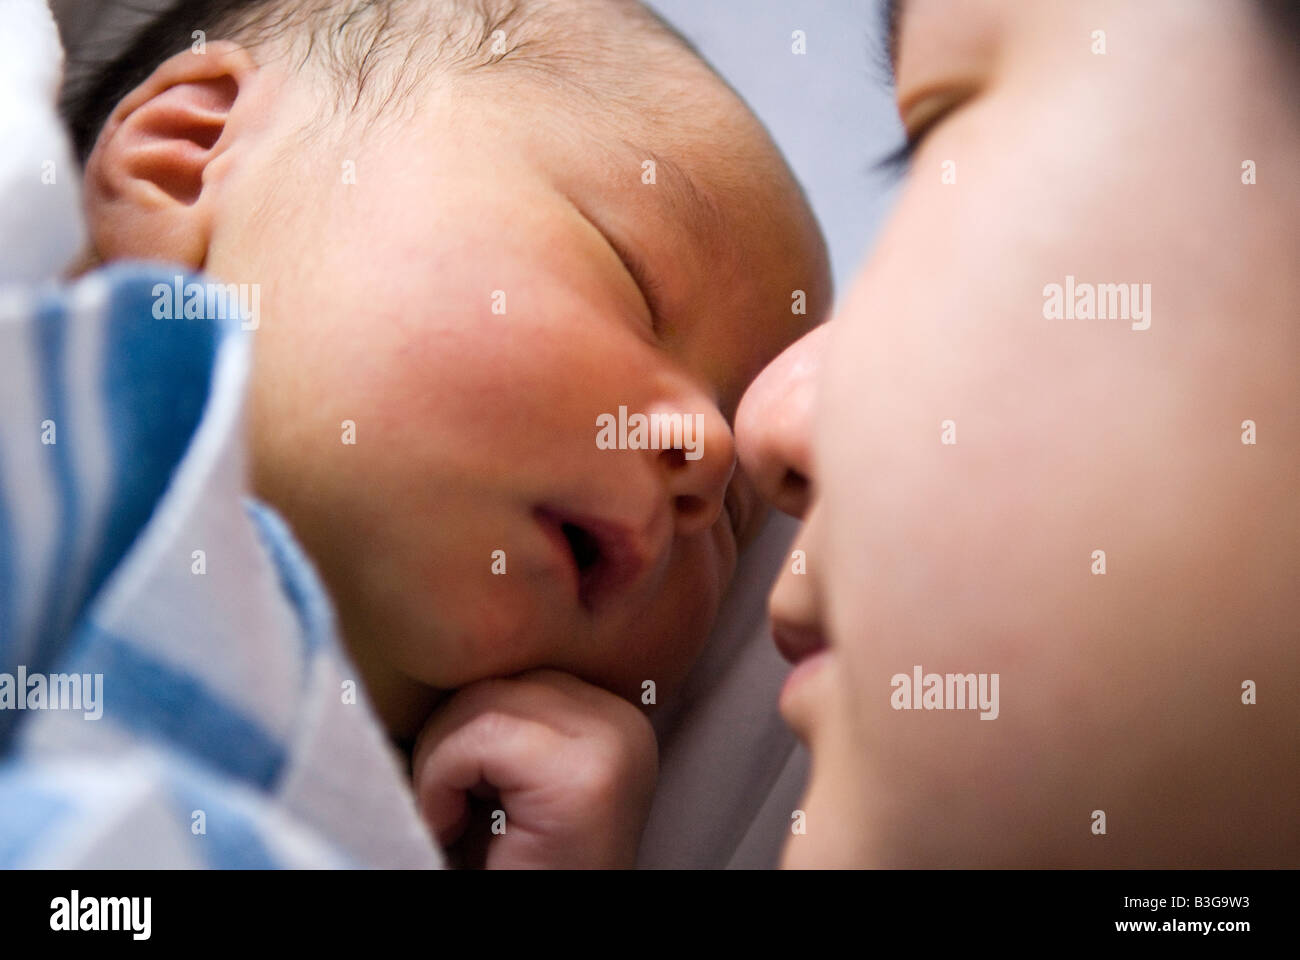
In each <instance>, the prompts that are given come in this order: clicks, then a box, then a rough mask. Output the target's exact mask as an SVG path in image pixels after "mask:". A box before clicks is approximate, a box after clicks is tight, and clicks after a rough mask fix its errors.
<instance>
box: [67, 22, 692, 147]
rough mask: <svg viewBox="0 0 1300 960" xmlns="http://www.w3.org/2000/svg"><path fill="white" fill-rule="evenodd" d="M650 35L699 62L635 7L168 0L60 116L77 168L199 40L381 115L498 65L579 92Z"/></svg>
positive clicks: (77, 88)
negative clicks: (449, 78) (224, 45)
mask: <svg viewBox="0 0 1300 960" xmlns="http://www.w3.org/2000/svg"><path fill="white" fill-rule="evenodd" d="M612 24H616V25H617V26H619V27H620V28H624V29H620V30H610V29H608V28H609V27H610V26H611V25H612ZM626 28H632V29H626ZM198 31H201V33H200V32H198ZM647 37H651V38H655V39H658V40H661V41H666V42H667V43H669V44H672V45H675V46H678V47H684V48H686V49H688V50H691V52H695V51H694V48H693V47H692V46H691V45H690V43H689V42H688V41H686V40H685V39H684V38H683V37H682V36H681V35H680V34H679V33H678V32H677V31H676V30H674V29H673V28H672V27H671V26H669V25H668V24H667V23H666V22H665V21H663V20H662V19H661V18H660V17H659V16H658V15H657V14H655V13H654V12H653V11H651V10H649V9H648V8H646V7H644V6H642V5H641V3H640V2H638V0H573V2H569V3H555V2H554V0H173V2H172V3H171V4H170V6H168V7H167V9H166V10H164V11H163V12H162V13H161V14H158V15H156V16H154V17H152V18H150V19H149V20H148V21H147V22H146V23H145V25H144V26H143V27H142V28H141V29H139V30H138V31H137V32H136V33H135V34H133V35H132V36H131V37H130V39H129V40H128V42H127V43H126V46H125V48H124V49H122V52H121V53H119V54H117V55H116V56H114V57H112V58H111V59H108V60H107V61H106V62H100V63H93V64H92V65H91V66H90V69H87V70H85V71H84V72H83V73H82V75H80V76H77V75H75V74H74V75H73V76H71V77H70V82H69V83H68V84H67V86H66V88H65V91H64V95H63V101H62V111H63V115H64V118H65V120H66V121H67V123H68V126H69V128H70V130H71V133H72V138H73V143H74V145H75V148H76V151H77V155H78V157H79V158H80V159H81V161H82V162H83V163H84V162H85V160H86V158H87V157H88V156H89V154H90V151H91V149H92V148H93V147H94V145H95V141H96V139H97V138H98V136H99V132H100V130H101V129H102V128H103V126H104V123H105V121H106V120H107V119H108V117H109V115H110V114H111V113H112V111H113V109H114V108H115V107H116V106H117V104H118V103H120V102H121V101H122V99H123V98H124V97H126V96H127V95H128V94H129V93H130V92H131V91H132V90H134V89H135V88H136V87H138V86H139V85H140V84H141V83H143V82H144V81H145V80H147V79H148V78H149V76H150V75H151V74H152V73H153V72H154V70H156V69H157V68H158V66H159V65H160V64H162V63H163V62H165V61H166V60H167V59H168V58H169V57H171V56H173V55H174V54H177V53H180V52H182V51H184V50H187V49H190V48H191V47H192V46H196V45H197V44H198V43H200V42H202V43H207V42H209V41H214V40H233V41H236V42H238V43H240V44H242V45H244V46H247V47H249V48H250V49H259V50H267V49H271V48H275V49H276V50H277V52H279V53H283V54H284V55H286V56H290V57H294V58H296V63H297V66H298V67H300V68H302V67H306V66H307V65H308V64H309V63H312V64H317V65H319V66H321V67H322V68H323V72H324V74H325V76H326V77H328V78H329V82H331V83H332V84H333V85H334V89H333V90H332V91H331V93H332V94H333V95H334V99H335V101H336V103H337V104H338V105H340V106H341V107H343V108H345V109H348V110H351V111H362V110H366V109H369V110H370V111H372V113H379V112H381V111H382V110H384V109H385V108H386V107H387V106H389V105H391V104H394V103H398V102H401V101H402V100H404V99H406V98H407V96H408V95H409V94H410V92H411V91H412V89H413V88H414V87H415V85H416V84H417V83H419V82H420V80H421V79H423V78H425V77H427V76H429V75H430V74H433V73H436V72H443V73H446V72H450V71H456V70H460V71H470V72H474V71H482V70H483V69H484V68H487V67H495V66H497V65H500V67H501V69H502V70H503V71H504V70H516V69H518V70H526V71H532V72H535V73H537V74H539V75H541V76H543V77H545V78H546V79H548V80H550V81H558V82H563V83H567V84H571V85H581V84H582V81H583V74H584V71H588V70H591V69H592V68H593V67H595V66H601V65H604V66H609V67H610V68H611V69H617V68H619V67H620V66H622V67H623V68H625V69H626V68H631V69H632V70H633V71H634V70H635V65H636V62H637V60H636V54H637V51H635V50H634V49H633V47H632V42H636V41H639V42H644V41H645V39H646V38H647ZM641 55H642V56H644V53H642V54H641ZM74 66H75V64H74Z"/></svg>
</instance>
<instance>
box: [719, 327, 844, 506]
mask: <svg viewBox="0 0 1300 960" xmlns="http://www.w3.org/2000/svg"><path fill="white" fill-rule="evenodd" d="M827 329H828V328H827V327H826V326H825V325H823V326H820V327H817V328H816V329H815V330H812V331H811V332H809V333H807V334H805V335H804V336H803V337H802V338H800V339H799V340H797V341H795V342H794V343H793V344H791V345H790V346H789V347H787V348H786V350H785V352H784V353H782V354H781V355H780V356H779V357H777V358H776V359H775V360H773V361H772V362H771V363H769V364H768V365H767V367H766V368H765V369H764V370H763V372H762V373H760V374H759V375H758V379H756V380H755V381H754V382H753V383H752V384H751V385H750V387H749V389H748V390H747V391H745V396H744V397H743V398H742V399H741V401H740V409H739V410H738V411H737V412H736V445H737V448H738V449H739V452H740V462H741V464H742V465H743V466H744V468H745V472H746V473H748V474H749V476H750V477H752V478H753V481H754V485H755V486H756V487H757V488H758V492H759V493H760V494H761V495H762V496H763V499H765V500H767V501H768V502H769V503H771V504H772V505H773V506H774V507H776V508H777V509H778V510H781V511H783V512H785V513H788V514H790V515H791V516H793V517H802V516H803V514H804V511H806V510H807V509H808V504H809V502H810V500H811V497H812V443H811V436H810V434H811V431H812V407H813V398H814V396H815V394H816V386H817V372H818V368H819V367H820V365H821V354H822V349H823V347H824V345H825V341H826V331H827Z"/></svg>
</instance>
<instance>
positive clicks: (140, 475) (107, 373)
mask: <svg viewBox="0 0 1300 960" xmlns="http://www.w3.org/2000/svg"><path fill="white" fill-rule="evenodd" d="M160 274H161V271H158V270H152V271H151V270H142V269H141V268H139V267H135V268H129V267H128V268H119V269H118V270H116V271H109V272H108V274H107V277H108V278H109V279H110V280H112V281H114V282H113V286H112V291H111V294H110V297H111V299H110V301H109V303H108V305H107V310H106V311H105V312H106V317H105V322H106V323H108V324H109V331H110V335H109V336H107V337H106V338H105V339H106V341H107V343H106V348H105V350H104V358H103V360H104V366H103V373H102V384H103V393H104V396H105V401H106V403H105V406H106V422H107V423H108V424H109V425H110V426H111V430H112V432H111V433H110V434H109V438H108V439H109V443H110V448H111V452H110V457H111V459H112V471H113V477H114V483H113V495H112V497H111V499H110V502H109V503H108V505H107V518H108V522H107V525H106V528H105V532H104V539H103V542H102V543H101V544H100V549H99V550H98V557H97V560H96V563H95V564H94V566H93V568H92V570H91V575H90V580H89V584H88V591H89V593H90V594H91V595H93V593H94V592H95V591H96V590H98V588H99V586H100V585H101V584H102V583H103V581H104V579H105V578H106V577H107V576H108V574H109V573H110V572H111V571H112V569H113V568H114V567H115V566H117V564H118V563H119V562H120V561H121V560H122V558H123V557H124V556H125V555H126V553H127V551H128V550H129V549H130V547H131V544H132V543H133V542H134V541H135V538H136V536H137V535H138V534H139V532H140V530H141V529H142V528H143V527H144V526H145V524H146V523H148V521H149V517H150V516H152V514H153V510H154V507H155V506H156V505H157V503H158V501H159V499H161V498H162V496H163V494H164V492H165V491H166V489H167V485H168V483H169V482H170V481H171V475H172V472H173V471H174V470H175V468H176V466H177V464H178V463H179V462H180V460H181V458H182V457H183V456H184V454H185V451H186V449H188V447H189V444H190V440H191V438H192V437H193V435H194V432H195V430H197V429H198V425H199V422H200V419H201V418H202V415H203V410H204V408H205V406H206V404H207V400H208V392H209V390H210V388H211V380H212V366H213V363H214V362H215V359H216V352H217V342H218V335H219V328H218V327H217V325H216V324H215V323H213V322H211V321H208V320H201V319H168V320H157V319H155V318H154V316H153V305H154V300H155V297H154V294H153V288H154V285H155V284H157V283H164V282H165V283H167V285H168V286H170V285H171V278H170V277H162V276H160ZM190 279H192V278H186V281H187V282H188V281H189V280H190Z"/></svg>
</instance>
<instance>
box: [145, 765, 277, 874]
mask: <svg viewBox="0 0 1300 960" xmlns="http://www.w3.org/2000/svg"><path fill="white" fill-rule="evenodd" d="M168 779H169V781H170V784H171V790H172V794H173V796H174V797H175V802H176V804H177V806H178V807H179V808H180V809H179V810H178V814H179V816H180V818H181V821H182V822H183V823H185V824H186V825H187V828H186V832H187V833H188V834H189V835H190V839H191V841H192V842H193V843H194V844H195V846H196V847H197V848H198V849H199V859H200V860H201V861H202V862H204V863H206V864H207V866H209V867H216V868H218V869H226V870H274V869H276V868H278V867H281V866H283V864H281V863H279V862H278V861H277V860H276V859H275V858H274V857H273V856H272V855H271V852H270V851H269V850H268V849H267V848H266V844H265V843H263V841H262V836H261V830H260V829H259V828H258V825H257V822H256V820H255V817H254V816H252V815H251V813H250V811H246V810H244V809H242V808H241V807H240V806H237V805H236V804H234V803H232V802H230V800H229V799H227V797H225V796H223V793H224V792H225V788H224V787H223V786H222V785H221V784H220V783H219V782H217V781H215V780H211V779H210V778H207V777H203V776H202V775H191V776H178V775H175V774H173V775H172V776H170V777H169V778H168ZM198 810H201V811H203V828H204V831H205V832H204V833H198V834H196V833H195V832H194V822H195V821H194V813H195V811H198Z"/></svg>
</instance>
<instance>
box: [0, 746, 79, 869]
mask: <svg viewBox="0 0 1300 960" xmlns="http://www.w3.org/2000/svg"><path fill="white" fill-rule="evenodd" d="M30 776H31V774H30V773H27V772H24V771H22V770H21V768H19V770H18V771H15V772H8V773H4V772H0V868H3V869H6V870H8V869H12V868H13V867H16V866H19V865H20V863H19V861H20V860H21V859H22V858H23V857H24V856H25V855H26V853H27V851H28V850H30V849H31V848H32V847H33V846H34V845H35V844H36V842H37V841H38V840H43V839H45V838H44V836H42V834H44V833H45V832H46V831H48V830H49V829H50V827H51V826H52V825H53V824H54V823H55V821H57V820H59V819H61V818H62V817H63V816H64V815H65V814H66V813H68V812H69V811H70V810H71V809H72V805H71V804H70V803H69V802H68V799H67V798H66V797H65V796H63V795H62V794H60V793H56V792H55V791H53V790H43V789H41V788H40V787H37V786H34V785H33V784H32V783H30V782H29V778H30Z"/></svg>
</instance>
